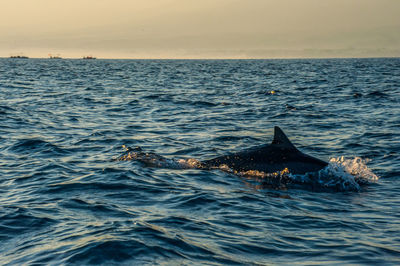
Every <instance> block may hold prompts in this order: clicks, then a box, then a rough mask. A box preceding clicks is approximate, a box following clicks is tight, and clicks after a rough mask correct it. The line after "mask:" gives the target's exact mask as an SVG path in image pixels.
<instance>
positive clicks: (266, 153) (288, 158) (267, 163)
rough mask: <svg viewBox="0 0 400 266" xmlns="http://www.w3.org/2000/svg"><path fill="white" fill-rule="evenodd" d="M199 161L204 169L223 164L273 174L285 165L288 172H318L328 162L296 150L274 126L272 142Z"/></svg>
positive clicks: (241, 170)
mask: <svg viewBox="0 0 400 266" xmlns="http://www.w3.org/2000/svg"><path fill="white" fill-rule="evenodd" d="M201 164H202V167H203V168H215V167H220V166H221V165H226V166H228V167H229V168H230V169H232V170H234V171H237V172H246V171H251V170H256V171H261V172H264V173H276V172H278V171H282V170H284V169H286V168H287V170H289V173H291V174H306V173H310V172H318V171H319V170H321V169H323V168H325V167H326V166H327V165H328V163H327V162H324V161H322V160H320V159H317V158H314V157H312V156H310V155H307V154H304V153H302V152H301V151H299V150H298V149H297V148H296V147H295V146H294V145H293V144H292V143H291V142H290V140H289V139H288V137H286V135H285V133H283V131H282V129H280V128H279V127H277V126H275V128H274V139H273V141H272V143H271V144H266V145H261V146H257V147H253V148H250V149H247V150H244V151H240V152H237V153H233V154H229V155H225V156H220V157H217V158H214V159H211V160H206V161H203V162H201Z"/></svg>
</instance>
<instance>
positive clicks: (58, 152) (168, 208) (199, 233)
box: [0, 58, 400, 265]
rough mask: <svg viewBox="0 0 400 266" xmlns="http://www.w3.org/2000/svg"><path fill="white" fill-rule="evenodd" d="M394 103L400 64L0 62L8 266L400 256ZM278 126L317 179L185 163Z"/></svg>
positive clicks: (1, 236)
mask: <svg viewBox="0 0 400 266" xmlns="http://www.w3.org/2000/svg"><path fill="white" fill-rule="evenodd" d="M399 103H400V59H399V58H387V59H320V60H48V59H29V60H22V59H5V58H3V59H0V133H1V134H0V241H1V245H0V264H2V265H16V264H24V265H41V264H44V265H91V264H92V265H99V264H103V265H176V264H178V265H193V264H194V265H200V264H201V265H225V264H228V265H274V264H286V265H295V264H329V265H332V264H338V265H339V264H340V265H342V264H385V265H396V264H397V265H398V264H399V263H400V157H399V152H400V104H399ZM274 126H279V127H281V128H282V129H283V130H284V131H285V133H286V134H287V136H288V137H289V138H290V139H291V141H292V142H293V143H294V144H295V145H296V146H297V147H298V148H299V149H300V150H301V151H303V152H305V153H307V154H310V155H312V156H314V157H317V158H320V159H323V160H325V161H329V162H330V163H329V166H328V167H327V168H326V169H323V170H322V171H325V172H324V173H322V175H321V176H320V178H319V179H316V180H313V182H311V181H310V180H309V179H307V177H306V176H300V177H299V176H292V175H290V173H289V174H288V175H286V178H283V179H282V180H278V181H277V184H274V185H271V184H266V182H264V181H265V180H264V177H263V176H260V175H255V176H247V175H238V174H235V173H231V172H229V171H224V169H212V170H202V169H195V168H194V169H181V168H185V167H177V166H176V162H178V163H179V162H188V161H190V160H189V159H196V160H200V161H201V160H206V159H210V158H213V157H216V156H220V155H224V154H227V153H230V152H235V151H240V150H243V149H246V148H249V147H252V146H257V145H261V144H265V143H269V142H270V141H271V140H272V135H273V127H274ZM123 145H124V147H125V148H123ZM126 147H130V148H132V149H133V150H135V149H136V150H139V148H136V147H140V149H141V150H142V151H143V154H147V155H148V154H150V155H154V156H155V158H150V159H154V160H153V161H155V162H156V163H154V164H146V163H142V162H141V161H138V160H121V158H124V156H126V155H127V152H126V150H125V149H126ZM161 156H162V157H161ZM160 158H161V159H160ZM284 180H286V181H287V180H289V182H286V181H285V182H284ZM293 180H297V181H298V182H297V185H295V186H293V185H291V184H292V181H293Z"/></svg>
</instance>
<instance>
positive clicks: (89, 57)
mask: <svg viewBox="0 0 400 266" xmlns="http://www.w3.org/2000/svg"><path fill="white" fill-rule="evenodd" d="M83 59H96V57H94V56H91V55H88V56H84V57H83Z"/></svg>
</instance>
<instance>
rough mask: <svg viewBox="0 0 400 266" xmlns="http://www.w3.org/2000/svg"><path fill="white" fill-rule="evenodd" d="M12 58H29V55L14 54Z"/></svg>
mask: <svg viewBox="0 0 400 266" xmlns="http://www.w3.org/2000/svg"><path fill="white" fill-rule="evenodd" d="M10 58H17V59H28V58H29V57H27V56H25V55H12V56H10Z"/></svg>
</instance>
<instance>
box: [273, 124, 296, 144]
mask: <svg viewBox="0 0 400 266" xmlns="http://www.w3.org/2000/svg"><path fill="white" fill-rule="evenodd" d="M271 145H279V146H281V147H285V148H291V149H296V147H295V146H294V145H293V144H292V143H291V142H290V140H289V139H288V137H286V135H285V133H283V131H282V129H280V128H279V127H277V126H275V128H274V140H273V141H272V143H271Z"/></svg>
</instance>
